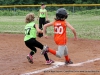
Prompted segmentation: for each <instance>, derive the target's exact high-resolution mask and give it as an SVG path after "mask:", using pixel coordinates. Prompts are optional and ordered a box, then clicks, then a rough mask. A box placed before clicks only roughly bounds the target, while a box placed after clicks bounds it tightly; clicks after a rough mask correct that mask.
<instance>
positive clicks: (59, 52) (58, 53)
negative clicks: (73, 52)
mask: <svg viewBox="0 0 100 75" xmlns="http://www.w3.org/2000/svg"><path fill="white" fill-rule="evenodd" d="M64 50H65V46H58V50H57V51H56V50H53V49H50V48H48V52H50V53H52V54H54V55H56V56H57V57H59V58H61V57H62V56H64Z"/></svg>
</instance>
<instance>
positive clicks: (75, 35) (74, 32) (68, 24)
mask: <svg viewBox="0 0 100 75" xmlns="http://www.w3.org/2000/svg"><path fill="white" fill-rule="evenodd" d="M66 24H67V27H68V28H70V29H71V31H72V32H73V34H74V37H75V40H77V34H76V31H75V29H74V28H73V27H72V26H71V25H70V23H68V22H66Z"/></svg>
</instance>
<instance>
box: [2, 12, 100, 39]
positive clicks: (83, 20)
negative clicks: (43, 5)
mask: <svg viewBox="0 0 100 75" xmlns="http://www.w3.org/2000/svg"><path fill="white" fill-rule="evenodd" d="M54 17H55V16H54V13H52V15H51V14H50V16H49V19H50V21H53V20H54ZM24 21H25V16H0V32H1V33H2V32H12V33H24V26H25V22H24ZM67 21H68V22H70V24H71V25H72V26H73V27H74V28H75V29H76V32H77V34H78V37H79V38H85V39H95V40H100V15H97V16H96V15H90V14H88V15H87V14H84V15H80V14H70V15H69V17H68V19H67ZM36 23H38V22H37V21H36ZM67 32H68V37H73V34H72V32H71V31H70V30H69V29H68V30H67ZM48 34H49V35H52V34H53V28H52V27H50V28H48Z"/></svg>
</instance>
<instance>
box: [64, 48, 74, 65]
mask: <svg viewBox="0 0 100 75" xmlns="http://www.w3.org/2000/svg"><path fill="white" fill-rule="evenodd" d="M64 56H65V64H66V65H67V64H73V62H72V61H71V59H70V58H69V56H68V48H67V46H65V50H64Z"/></svg>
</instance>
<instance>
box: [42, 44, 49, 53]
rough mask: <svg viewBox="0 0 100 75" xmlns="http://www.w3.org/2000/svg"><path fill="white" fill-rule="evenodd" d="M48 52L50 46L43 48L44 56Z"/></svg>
mask: <svg viewBox="0 0 100 75" xmlns="http://www.w3.org/2000/svg"><path fill="white" fill-rule="evenodd" d="M47 52H48V46H47V45H45V46H44V47H43V49H42V52H41V54H42V55H44V54H45V53H47Z"/></svg>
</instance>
